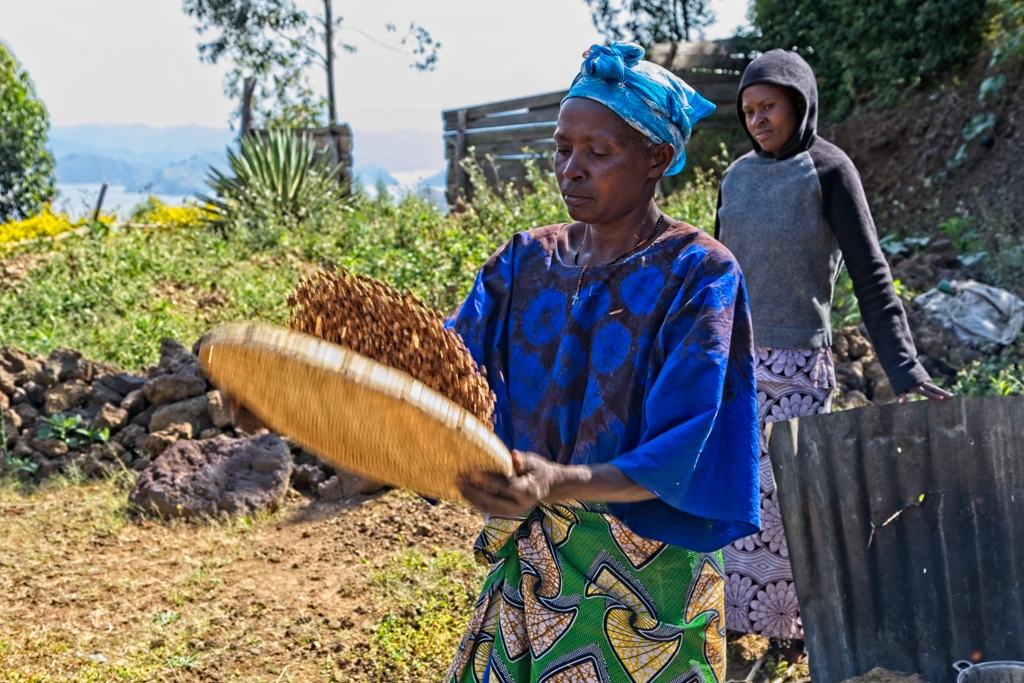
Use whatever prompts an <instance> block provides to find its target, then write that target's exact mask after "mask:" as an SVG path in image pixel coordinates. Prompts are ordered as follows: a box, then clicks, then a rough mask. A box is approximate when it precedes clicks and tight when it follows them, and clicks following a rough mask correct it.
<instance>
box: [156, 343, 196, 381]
mask: <svg viewBox="0 0 1024 683" xmlns="http://www.w3.org/2000/svg"><path fill="white" fill-rule="evenodd" d="M197 363H198V359H197V358H196V357H195V355H193V354H192V352H191V351H189V350H188V349H187V348H185V346H184V344H182V343H181V342H179V341H177V340H175V339H170V338H169V337H165V338H163V339H161V340H160V365H159V367H160V370H161V371H163V372H165V373H168V374H174V373H178V372H181V371H182V370H185V369H188V368H190V367H193V366H195V365H196V364H197Z"/></svg>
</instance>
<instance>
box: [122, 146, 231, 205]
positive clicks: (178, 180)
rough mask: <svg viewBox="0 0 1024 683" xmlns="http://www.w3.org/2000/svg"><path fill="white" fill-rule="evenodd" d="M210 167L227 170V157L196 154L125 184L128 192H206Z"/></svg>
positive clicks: (220, 153)
mask: <svg viewBox="0 0 1024 683" xmlns="http://www.w3.org/2000/svg"><path fill="white" fill-rule="evenodd" d="M211 166H214V167H216V168H218V169H220V170H221V171H224V170H225V169H227V167H228V159H227V155H226V154H225V153H224V152H204V153H202V154H197V155H195V156H194V157H192V158H190V159H185V160H184V161H179V162H177V163H175V164H170V165H168V166H165V167H163V168H161V169H160V170H158V171H156V172H155V173H154V174H152V175H151V176H149V178H148V179H147V180H145V181H142V182H138V181H136V182H132V183H127V189H128V191H130V192H152V193H153V194H179V195H186V194H195V193H197V192H208V191H209V190H210V188H209V186H208V185H207V184H206V178H207V176H208V175H209V172H210V167H211Z"/></svg>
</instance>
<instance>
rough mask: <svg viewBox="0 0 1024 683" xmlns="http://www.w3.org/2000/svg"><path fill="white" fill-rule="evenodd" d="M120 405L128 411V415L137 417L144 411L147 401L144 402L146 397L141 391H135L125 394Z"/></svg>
mask: <svg viewBox="0 0 1024 683" xmlns="http://www.w3.org/2000/svg"><path fill="white" fill-rule="evenodd" d="M120 405H121V407H122V408H124V409H125V410H127V411H128V414H129V415H138V414H139V413H141V412H142V411H143V410H145V409H146V406H148V405H149V401H147V400H146V395H145V394H144V393H142V389H136V390H135V391H129V392H128V393H127V394H125V397H124V398H123V399H121V404H120Z"/></svg>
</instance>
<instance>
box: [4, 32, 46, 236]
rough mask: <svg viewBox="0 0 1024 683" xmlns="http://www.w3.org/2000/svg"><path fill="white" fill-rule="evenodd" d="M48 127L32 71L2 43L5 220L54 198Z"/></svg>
mask: <svg viewBox="0 0 1024 683" xmlns="http://www.w3.org/2000/svg"><path fill="white" fill-rule="evenodd" d="M49 129H50V121H49V117H48V115H47V113H46V107H45V106H44V105H43V103H42V102H41V101H39V99H38V98H37V97H36V92H35V87H34V86H33V85H32V81H31V79H30V78H29V76H28V73H26V72H25V71H24V70H23V69H22V68H21V65H20V64H19V63H18V60H17V59H15V57H14V55H13V54H12V53H11V51H10V50H9V49H8V48H7V46H6V45H4V44H3V43H0V224H2V223H5V222H7V221H9V220H22V219H25V218H29V217H31V216H34V215H35V214H37V213H39V211H40V210H41V209H42V208H43V205H44V204H45V203H46V202H48V201H49V200H50V198H51V197H53V195H54V182H55V181H56V177H55V176H54V170H53V169H54V164H53V157H52V156H51V155H50V153H49V152H48V151H46V147H45V145H46V135H47V132H48V131H49Z"/></svg>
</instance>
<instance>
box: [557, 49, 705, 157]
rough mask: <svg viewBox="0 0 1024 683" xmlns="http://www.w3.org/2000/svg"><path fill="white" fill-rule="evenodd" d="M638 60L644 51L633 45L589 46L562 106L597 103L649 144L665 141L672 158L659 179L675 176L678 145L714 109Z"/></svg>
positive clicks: (676, 80) (675, 78) (671, 77)
mask: <svg viewBox="0 0 1024 683" xmlns="http://www.w3.org/2000/svg"><path fill="white" fill-rule="evenodd" d="M643 56H644V49H643V48H642V47H640V46H639V45H636V44H634V43H612V45H611V47H605V46H603V45H594V46H592V47H591V48H590V49H589V50H587V51H586V52H585V53H584V54H583V67H582V68H581V69H580V73H579V75H577V76H576V78H575V80H573V82H572V87H571V88H570V89H569V94H568V95H566V96H565V98H564V99H563V100H562V102H565V100H567V99H569V98H570V97H585V98H587V99H590V100H594V101H596V102H600V103H601V104H603V105H605V106H606V107H608V108H609V109H611V110H612V111H613V112H615V113H616V114H618V115H619V116H621V117H622V119H623V120H624V121H625V122H626V123H628V124H629V125H630V126H632V127H633V128H635V129H636V130H638V131H640V132H641V133H643V134H644V135H646V136H647V137H648V138H650V139H651V140H653V141H654V142H655V143H658V144H660V143H663V142H667V143H669V144H670V145H672V147H674V148H675V153H676V155H675V158H674V159H673V160H672V165H671V166H669V168H668V170H667V171H665V175H675V174H676V173H679V172H680V171H682V170H683V167H684V166H686V150H685V149H684V147H685V145H686V143H687V142H688V141H689V139H690V133H691V132H692V130H693V124H694V123H695V122H697V121H698V120H700V119H702V118H704V117H705V116H708V115H710V114H711V113H712V112H713V111H715V105H713V104H711V103H710V102H708V101H707V100H706V99H704V98H703V97H701V96H700V95H699V94H698V93H697V91H696V90H694V89H693V88H691V87H690V86H689V85H687V84H686V82H685V81H684V80H683V79H681V78H679V77H678V76H676V75H675V74H673V73H672V72H671V71H669V70H668V69H664V68H662V67H660V66H658V65H657V64H653V63H651V62H644V61H641V60H642V59H643Z"/></svg>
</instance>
